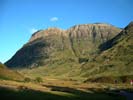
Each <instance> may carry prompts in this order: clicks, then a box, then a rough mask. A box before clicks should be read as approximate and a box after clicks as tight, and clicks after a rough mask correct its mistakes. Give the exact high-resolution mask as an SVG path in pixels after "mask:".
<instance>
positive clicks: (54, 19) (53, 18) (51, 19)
mask: <svg viewBox="0 0 133 100" xmlns="http://www.w3.org/2000/svg"><path fill="white" fill-rule="evenodd" d="M58 20H59V18H58V17H52V18H50V21H51V22H56V21H58Z"/></svg>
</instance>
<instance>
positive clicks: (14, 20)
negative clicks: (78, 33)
mask: <svg viewBox="0 0 133 100" xmlns="http://www.w3.org/2000/svg"><path fill="white" fill-rule="evenodd" d="M132 6H133V0H0V36H1V38H0V61H1V62H3V63H4V62H5V61H7V60H8V59H10V58H11V57H12V56H13V55H14V54H15V52H16V51H17V50H18V49H20V48H21V47H22V46H23V45H24V44H25V43H26V42H27V41H28V40H29V38H30V36H31V34H32V33H33V32H34V31H36V30H38V29H46V28H48V27H60V28H62V29H67V28H69V27H71V26H73V25H75V24H87V23H95V22H105V23H110V24H112V25H115V26H117V27H122V28H123V27H125V26H126V25H127V24H128V23H129V22H130V21H132V20H133V13H132V12H133V7H132Z"/></svg>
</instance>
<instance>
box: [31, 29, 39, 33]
mask: <svg viewBox="0 0 133 100" xmlns="http://www.w3.org/2000/svg"><path fill="white" fill-rule="evenodd" d="M37 31H38V29H36V28H32V29H30V33H31V34H32V33H35V32H37Z"/></svg>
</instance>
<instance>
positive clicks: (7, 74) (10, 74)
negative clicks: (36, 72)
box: [0, 63, 24, 81]
mask: <svg viewBox="0 0 133 100" xmlns="http://www.w3.org/2000/svg"><path fill="white" fill-rule="evenodd" d="M0 79H4V80H17V81H22V80H24V77H23V76H22V75H20V74H19V73H18V72H16V71H12V70H9V69H8V68H7V67H6V66H5V65H3V64H2V63H0Z"/></svg>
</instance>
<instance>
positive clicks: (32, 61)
mask: <svg viewBox="0 0 133 100" xmlns="http://www.w3.org/2000/svg"><path fill="white" fill-rule="evenodd" d="M120 31H121V29H119V28H116V27H114V26H112V25H109V24H102V23H97V24H83V25H76V26H74V27H71V28H70V29H68V30H61V29H58V28H49V29H46V30H40V31H38V32H36V33H34V34H33V35H32V37H31V39H30V40H29V42H28V43H27V44H25V45H24V46H23V47H22V48H21V49H20V50H19V51H18V52H17V53H16V54H15V55H14V56H13V57H12V58H11V59H10V60H9V61H7V62H6V63H5V64H6V65H7V66H8V67H10V68H11V67H16V68H19V67H20V68H24V67H28V68H33V67H36V66H53V67H54V68H55V69H56V67H57V66H62V67H61V68H59V69H62V70H63V68H64V67H65V68H66V67H67V66H78V65H79V64H80V63H82V62H83V61H88V60H89V59H91V57H92V56H95V54H96V53H97V52H98V46H99V45H100V44H101V43H104V42H105V41H107V40H109V39H111V38H112V37H114V36H115V35H117V33H119V32H120ZM53 67H52V68H53ZM65 68H64V69H65ZM70 68H71V67H70ZM49 69H50V68H49ZM66 69H67V68H66ZM69 70H70V69H69ZM56 71H57V69H56ZM66 72H68V70H67V71H66Z"/></svg>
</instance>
